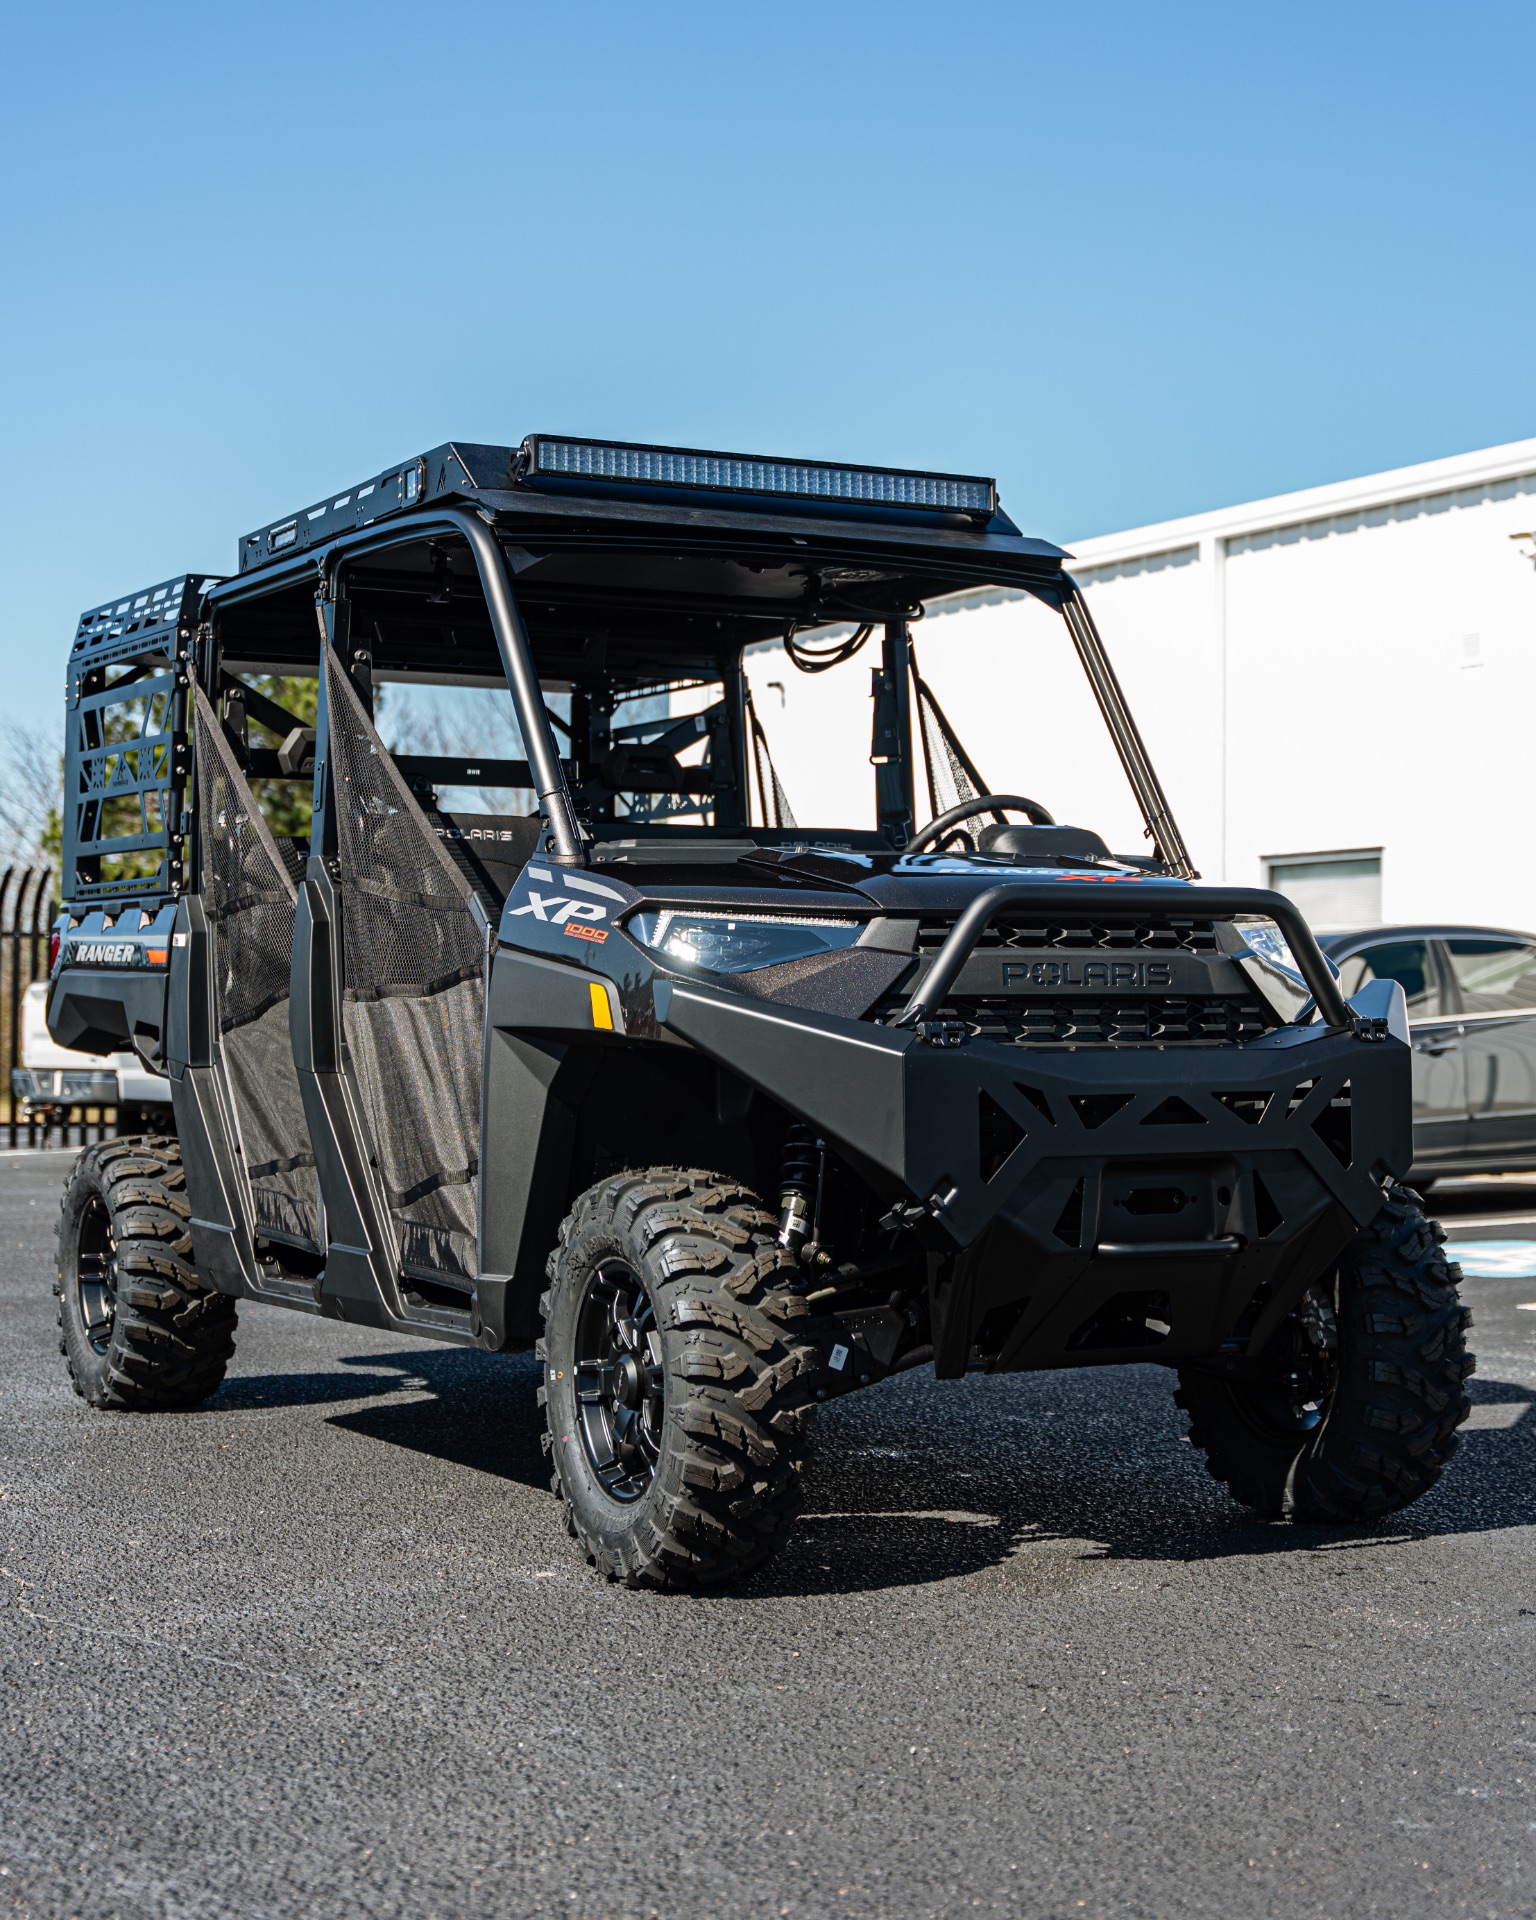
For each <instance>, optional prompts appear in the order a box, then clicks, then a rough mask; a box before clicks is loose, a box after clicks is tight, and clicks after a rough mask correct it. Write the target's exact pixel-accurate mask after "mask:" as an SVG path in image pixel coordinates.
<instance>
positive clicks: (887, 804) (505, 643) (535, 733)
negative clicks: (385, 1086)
mask: <svg viewBox="0 0 1536 1920" xmlns="http://www.w3.org/2000/svg"><path fill="white" fill-rule="evenodd" d="M434 534H437V535H448V536H450V537H452V536H455V535H456V536H458V537H460V538H462V539H463V540H464V541H465V543H466V544H467V545H468V547H469V550H470V554H471V556H472V558H473V560H474V563H475V570H476V573H477V575H478V578H479V581H480V587H481V591H482V593H483V594H484V597H485V606H486V612H487V615H488V617H489V620H490V625H491V630H492V633H493V634H494V636H495V641H496V647H497V652H498V654H499V655H500V659H501V665H502V671H503V673H504V674H505V676H506V682H507V687H508V690H509V692H510V694H511V696H512V704H513V711H514V713H515V715H516V718H517V723H518V727H519V730H520V732H521V734H522V738H523V741H524V745H525V750H526V752H527V755H528V768H529V772H530V776H531V782H532V785H533V788H534V792H535V794H536V796H537V801H538V810H539V813H540V815H541V817H542V819H543V822H544V827H545V831H546V835H547V848H546V857H548V858H550V859H552V860H554V861H556V862H558V863H559V864H561V865H563V866H585V865H586V864H587V853H586V848H585V846H584V844H583V841H582V837H581V831H580V828H579V826H578V824H577V816H576V809H575V805H574V802H573V800H572V796H571V792H570V787H569V784H568V783H567V781H566V778H565V772H564V769H563V768H562V766H561V763H560V754H559V748H558V745H557V743H556V741H555V736H554V730H553V727H552V725H551V723H550V716H549V713H548V711H547V710H546V708H545V705H544V701H543V697H542V693H541V690H540V685H539V677H538V670H537V668H536V666H535V664H534V658H533V647H532V644H531V641H530V639H529V635H528V628H527V625H526V622H525V621H524V618H523V615H522V611H521V609H520V607H519V605H518V600H517V594H516V592H515V590H514V587H513V583H512V575H511V570H510V568H509V566H508V563H507V556H506V553H505V551H504V550H503V546H502V542H501V539H500V537H499V536H498V534H497V532H496V531H495V529H494V527H493V525H492V524H491V523H490V522H489V521H488V520H487V518H486V516H485V515H484V514H483V513H481V512H479V511H476V510H474V509H471V508H468V507H441V508H436V509H427V510H424V511H418V512H416V513H413V514H410V515H409V516H407V517H406V518H404V519H401V520H395V521H391V522H390V523H389V524H387V525H385V526H374V527H367V528H361V529H359V530H358V531H357V532H356V533H348V534H343V535H341V536H339V537H338V538H335V539H333V540H332V541H330V542H328V543H327V545H326V546H325V547H324V548H322V549H321V550H320V552H319V553H318V554H317V553H315V552H314V551H313V550H311V551H308V552H303V553H299V554H295V555H294V557H293V558H292V559H291V560H289V561H280V562H277V563H275V564H269V565H266V566H263V567H261V568H259V569H258V570H256V571H253V572H251V573H248V574H243V575H237V576H235V577H234V578H232V579H229V580H227V581H223V582H221V583H220V584H219V585H217V586H215V587H213V588H212V589H210V591H209V593H208V595H207V601H208V603H210V604H211V605H213V606H215V607H227V606H234V605H238V604H241V603H244V602H250V601H255V600H259V599H263V598H266V597H267V596H269V595H271V594H273V593H274V592H277V591H280V590H282V589H284V588H288V587H292V586H294V585H298V584H301V583H303V582H305V581H315V582H316V597H317V600H318V601H320V602H321V603H322V604H323V603H324V602H327V601H330V602H334V600H335V597H336V595H337V592H338V590H339V587H340V584H341V581H342V578H343V576H344V573H345V570H346V569H347V567H348V566H350V565H351V564H352V563H354V562H355V561H357V560H360V559H362V558H364V557H365V556H367V555H369V554H374V553H380V552H384V551H386V550H388V549H392V548H399V547H404V546H409V545H414V544H417V543H419V542H420V541H422V540H424V539H430V538H431V537H432V536H433V535H434ZM978 571H979V572H980V571H982V570H981V569H978ZM1058 583H1059V584H1058ZM975 584H977V585H991V584H996V583H995V581H994V579H993V577H992V570H990V569H986V570H985V578H978V580H977V581H976V583H975ZM1024 590H1025V591H1027V592H1030V593H1032V594H1034V595H1035V597H1036V598H1038V599H1040V600H1042V601H1044V602H1045V603H1046V604H1047V605H1051V606H1054V607H1055V608H1056V610H1057V611H1058V612H1059V613H1060V614H1061V616H1062V618H1063V620H1064V621H1065V623H1066V626H1067V630H1068V633H1069V635H1070V636H1071V639H1072V643H1073V647H1074V649H1075V651H1076V653H1077V656H1078V658H1079V660H1080V661H1081V663H1082V666H1083V670H1084V672H1085V674H1086V675H1087V678H1088V682H1089V685H1090V687H1091V689H1092V691H1093V695H1094V699H1095V701H1096V702H1097V705H1098V707H1099V711H1100V713H1101V714H1102V716H1103V719H1104V722H1105V725H1106V727H1107V728H1108V731H1109V734H1110V738H1111V739H1112V741H1113V742H1114V746H1115V751H1116V753H1117V754H1118V756H1119V759H1120V764H1121V766H1122V768H1123V769H1124V771H1125V775H1126V778H1127V780H1128V781H1129V783H1130V786H1131V790H1132V792H1133V794H1134V795H1135V798H1136V802H1137V806H1138V808H1139V810H1140V812H1141V816H1142V819H1143V822H1144V824H1145V826H1146V830H1147V835H1148V838H1149V839H1150V840H1151V842H1152V845H1153V847H1154V848H1155V849H1156V852H1157V856H1158V858H1159V860H1160V862H1161V864H1162V866H1163V867H1164V869H1165V870H1166V871H1167V872H1168V873H1169V874H1170V875H1172V876H1173V877H1175V878H1178V879H1185V880H1190V879H1196V878H1198V875H1197V874H1196V872H1195V869H1194V866H1193V864H1192V862H1191V860H1190V857H1189V851H1188V848H1187V847H1186V845H1185V842H1184V838H1183V836H1182V834H1181V833H1180V832H1179V829H1178V825H1177V823H1176V822H1175V820H1174V818H1173V813H1172V809H1171V808H1170V806H1169V804H1168V798H1167V795H1166V794H1165V793H1164V791H1163V788H1162V784H1161V782H1160V781H1159V779H1158V777H1157V773H1156V771H1155V769H1154V768H1153V765H1152V761H1151V758H1150V756H1149V754H1148V753H1147V749H1146V745H1145V743H1144V742H1143V740H1142V737H1141V733H1140V730H1139V729H1138V727H1137V725H1136V722H1135V720H1134V718H1133V717H1132V714H1131V711H1130V708H1129V706H1128V705H1127V703H1126V699H1125V694H1124V691H1123V689H1122V688H1121V686H1120V682H1119V679H1118V677H1117V675H1116V674H1115V671H1114V668H1113V666H1112V665H1111V664H1110V660H1109V657H1108V654H1107V653H1106V651H1105V648H1104V643H1103V640H1102V639H1101V637H1100V635H1099V631H1098V628H1097V627H1096V626H1095V624H1094V620H1093V616H1092V614H1091V613H1090V612H1089V609H1088V605H1087V602H1086V601H1085V600H1084V598H1083V596H1082V593H1081V590H1080V589H1079V588H1078V585H1077V583H1076V581H1074V580H1073V579H1072V578H1071V576H1070V575H1069V574H1066V573H1061V574H1059V575H1058V576H1057V581H1055V582H1052V583H1051V584H1049V585H1046V584H1044V583H1039V584H1034V583H1031V584H1028V585H1027V586H1026V587H1025V589H1024ZM906 636H907V623H906V621H905V619H900V618H898V619H894V620H888V621H887V622H886V623H885V641H884V647H883V664H882V669H881V675H880V677H881V679H882V680H883V681H884V682H885V683H886V697H887V700H888V702H889V703H890V720H891V731H892V732H893V733H894V734H895V735H896V739H895V740H893V742H892V744H893V745H895V746H897V748H898V751H897V752H896V753H895V754H893V755H892V759H891V763H890V770H889V774H888V775H887V771H886V769H885V768H884V767H881V768H878V769H877V772H878V774H879V775H880V776H881V777H880V778H879V779H878V780H877V786H878V789H879V803H880V804H879V813H880V817H881V824H882V825H885V824H886V823H887V822H888V821H889V820H891V819H893V818H894V816H896V815H897V814H898V813H899V812H900V811H901V810H902V807H903V803H904V804H905V809H906V811H907V813H908V815H909V816H910V809H911V804H912V801H911V718H910V713H909V711H908V700H907V674H906V672H905V670H904V669H905V663H906V658H907V639H906ZM736 678H737V679H739V678H740V667H739V662H738V666H737V670H736Z"/></svg>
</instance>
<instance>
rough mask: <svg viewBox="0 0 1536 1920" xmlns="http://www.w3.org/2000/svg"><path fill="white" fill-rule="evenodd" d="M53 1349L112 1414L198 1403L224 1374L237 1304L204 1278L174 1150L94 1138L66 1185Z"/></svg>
mask: <svg viewBox="0 0 1536 1920" xmlns="http://www.w3.org/2000/svg"><path fill="white" fill-rule="evenodd" d="M57 1273H58V1277H57V1278H56V1280H55V1281H54V1288H53V1290H54V1293H55V1295H56V1296H57V1298H58V1302H59V1351H60V1352H61V1353H62V1354H63V1356H64V1360H65V1364H66V1365H67V1366H68V1368H69V1377H70V1379H71V1381H72V1382H73V1384H74V1388H75V1391H76V1393H78V1394H79V1395H80V1396H81V1398H82V1399H83V1400H86V1401H88V1402H89V1403H90V1404H91V1406H93V1407H103V1408H112V1409H113V1410H115V1411H118V1412H128V1411H131V1410H148V1409H149V1408H151V1407H154V1408H160V1407H195V1406H196V1405H197V1404H198V1403H199V1402H200V1401H203V1400H206V1399H207V1398H208V1396H209V1394H211V1393H212V1392H213V1391H214V1390H215V1389H216V1388H217V1386H218V1384H219V1382H220V1381H221V1380H222V1379H223V1378H224V1369H225V1368H226V1367H227V1366H228V1364H229V1359H230V1355H231V1354H232V1353H233V1352H234V1347H235V1339H234V1335H235V1315H236V1311H237V1309H236V1303H235V1301H234V1300H233V1299H232V1298H231V1297H230V1296H229V1295H228V1294H223V1293H217V1292H215V1291H213V1290H212V1289H210V1288H207V1287H205V1286H203V1285H202V1284H201V1282H200V1281H199V1279H198V1273H197V1265H196V1262H195V1260H194V1258H193V1252H192V1205H191V1202H190V1200H189V1199H188V1197H187V1176H186V1169H185V1168H184V1167H183V1166H182V1164H181V1150H180V1148H179V1147H178V1145H177V1143H176V1141H175V1140H173V1139H172V1138H171V1137H170V1136H169V1135H167V1134H150V1135H148V1136H144V1137H140V1138H128V1139H117V1140H101V1141H98V1142H97V1143H96V1144H95V1145H94V1146H90V1147H86V1148H85V1149H84V1150H83V1151H82V1152H81V1154H80V1155H79V1157H78V1158H77V1159H76V1161H75V1163H74V1165H73V1166H72V1167H71V1168H70V1170H69V1176H68V1178H67V1179H66V1180H65V1182H64V1197H63V1205H62V1208H61V1210H60V1213H59V1253H58V1270H57Z"/></svg>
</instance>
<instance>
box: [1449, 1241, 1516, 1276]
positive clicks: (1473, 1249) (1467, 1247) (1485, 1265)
mask: <svg viewBox="0 0 1536 1920" xmlns="http://www.w3.org/2000/svg"><path fill="white" fill-rule="evenodd" d="M1446 1252H1447V1253H1448V1254H1449V1255H1450V1257H1451V1258H1452V1259H1453V1260H1454V1261H1456V1262H1457V1263H1458V1265H1459V1266H1460V1268H1461V1270H1462V1272H1463V1273H1464V1274H1466V1275H1467V1276H1468V1278H1469V1279H1473V1280H1536V1240H1453V1241H1452V1242H1451V1243H1450V1245H1449V1246H1448V1247H1447V1248H1446Z"/></svg>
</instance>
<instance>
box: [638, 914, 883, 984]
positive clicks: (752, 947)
mask: <svg viewBox="0 0 1536 1920" xmlns="http://www.w3.org/2000/svg"><path fill="white" fill-rule="evenodd" d="M862 925H863V923H862V922H861V921H858V920H826V919H810V918H806V917H803V916H793V915H790V914H781V913H698V912H695V911H693V910H692V909H683V908H672V907H666V908H663V909H661V910H660V911H658V912H655V913H637V914H635V915H634V917H633V918H632V919H631V920H630V921H629V923H628V925H627V927H626V931H627V932H628V933H630V934H631V935H632V936H633V937H634V938H635V939H636V940H638V941H639V942H640V944H641V945H642V946H646V947H650V948H652V949H654V951H655V952H657V953H659V954H661V955H663V956H664V957H665V958H666V959H667V960H669V961H671V962H672V963H673V964H677V963H681V964H682V965H684V966H691V967H708V968H709V970H710V971H711V972H712V973H750V972H751V971H752V969H753V968H754V967H773V966H778V965H780V964H781V963H782V962H784V961H785V960H808V959H810V958H812V957H813V956H814V955H816V954H818V953H835V952H837V950H838V949H839V948H840V947H851V946H852V945H853V943H854V942H855V941H856V940H857V939H858V937H859V933H860V930H861V928H862Z"/></svg>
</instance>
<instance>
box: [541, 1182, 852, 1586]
mask: <svg viewBox="0 0 1536 1920" xmlns="http://www.w3.org/2000/svg"><path fill="white" fill-rule="evenodd" d="M775 1225H776V1222H775V1219H774V1216H773V1215H772V1214H771V1213H769V1212H768V1211H767V1210H766V1209H765V1208H764V1206H763V1204H762V1202H761V1201H760V1200H759V1199H758V1198H757V1197H756V1195H755V1194H752V1193H751V1192H749V1191H748V1190H747V1189H746V1188H745V1187H742V1186H740V1185H738V1184H737V1183H736V1182H735V1181H733V1180H729V1179H726V1178H724V1177H723V1176H721V1175H719V1174H713V1173H709V1172H705V1171H701V1170H699V1169H697V1168H671V1167H665V1168H653V1169H648V1170H646V1171H643V1172H634V1173H623V1174H618V1175H615V1176H614V1177H613V1178H612V1179H609V1180H604V1181H602V1182H601V1183H600V1184H599V1185H597V1186H595V1187H591V1188H589V1189H588V1190H587V1192H586V1193H584V1194H583V1195H582V1196H581V1198H580V1199H579V1200H578V1201H577V1202H576V1204H575V1206H574V1207H573V1208H572V1209H571V1212H570V1213H569V1215H568V1216H567V1217H566V1219H565V1221H564V1223H563V1224H562V1226H561V1228H560V1238H559V1244H558V1245H557V1247H556V1249H555V1251H554V1253H552V1254H551V1255H550V1260H549V1280H550V1286H549V1290H548V1292H547V1293H545V1295H544V1297H543V1301H542V1307H543V1313H544V1338H543V1339H542V1340H541V1341H540V1342H539V1347H538V1353H539V1358H540V1359H541V1360H542V1361H543V1362H544V1373H543V1385H542V1386H541V1387H540V1389H539V1398H540V1402H541V1404H542V1405H543V1406H544V1407H545V1410H546V1417H547V1421H548V1430H547V1432H546V1433H545V1435H544V1446H545V1449H546V1451H547V1452H549V1454H550V1455H551V1461H552V1465H553V1468H554V1472H553V1478H552V1481H551V1484H552V1486H553V1488H554V1490H555V1492H556V1493H557V1494H558V1495H559V1496H560V1498H561V1500H562V1501H563V1502H564V1505H565V1514H566V1523H567V1525H568V1527H569V1529H570V1531H571V1533H572V1534H573V1535H574V1536H575V1538H576V1539H577V1540H578V1541H579V1542H580V1544H581V1546H582V1547H583V1548H584V1550H585V1552H586V1555H587V1558H588V1560H589V1561H590V1562H591V1564H592V1565H593V1566H595V1567H596V1568H597V1570H598V1571H599V1572H600V1573H602V1574H604V1575H606V1576H607V1578H609V1579H610V1580H623V1581H625V1582H626V1583H627V1584H628V1585H630V1586H632V1587H654V1588H673V1589H678V1588H687V1587H694V1586H704V1585H713V1584H716V1583H718V1582H720V1581H723V1580H728V1579H732V1578H734V1577H736V1576H738V1575H740V1574H743V1573H745V1572H747V1571H748V1570H750V1569H751V1568H753V1567H755V1566H757V1565H759V1564H761V1562H762V1561H764V1560H765V1559H766V1558H767V1557H768V1555H769V1554H770V1553H772V1552H773V1550H774V1548H775V1547H776V1546H777V1545H778V1544H779V1542H780V1540H781V1539H782V1537H783V1535H784V1532H785V1529H786V1528H787V1527H788V1526H789V1524H790V1522H791V1521H792V1520H793V1518H794V1516H795V1514H796V1512H797V1511H798V1508H799V1466H800V1462H799V1458H798V1451H799V1444H800V1442H801V1440H802V1437H803V1436H804V1433H805V1430H806V1427H807V1425H808V1424H809V1421H810V1418H811V1415H812V1413H813V1411H814V1407H815V1387H816V1382H817V1379H818V1377H819V1376H820V1374H821V1370H822V1358H821V1354H820V1351H819V1349H818V1348H817V1347H815V1346H814V1345H812V1344H811V1343H810V1342H809V1341H807V1340H804V1339H801V1338H798V1337H797V1336H796V1332H795V1327H796V1323H797V1322H800V1321H803V1320H804V1319H805V1318H806V1314H807V1309H806V1306H805V1302H804V1300H803V1299H802V1298H801V1297H800V1295H799V1294H798V1293H796V1292H794V1291H793V1290H792V1283H793V1281H794V1278H795V1274H796V1271H797V1269H796V1267H795V1262H794V1260H793V1257H792V1256H791V1255H789V1254H787V1253H785V1252H783V1251H782V1250H781V1249H780V1248H779V1247H778V1246H777V1245H776V1243H775V1237H774V1235H775ZM604 1338H608V1339H609V1342H610V1346H609V1350H608V1352H607V1354H606V1358H605V1356H604V1354H603V1353H600V1352H596V1350H595V1344H594V1343H596V1346H601V1344H602V1341H603V1339H604ZM626 1348H627V1349H628V1350H627V1351H626ZM626 1394H627V1403H626V1404H620V1402H622V1401H625V1396H626Z"/></svg>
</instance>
